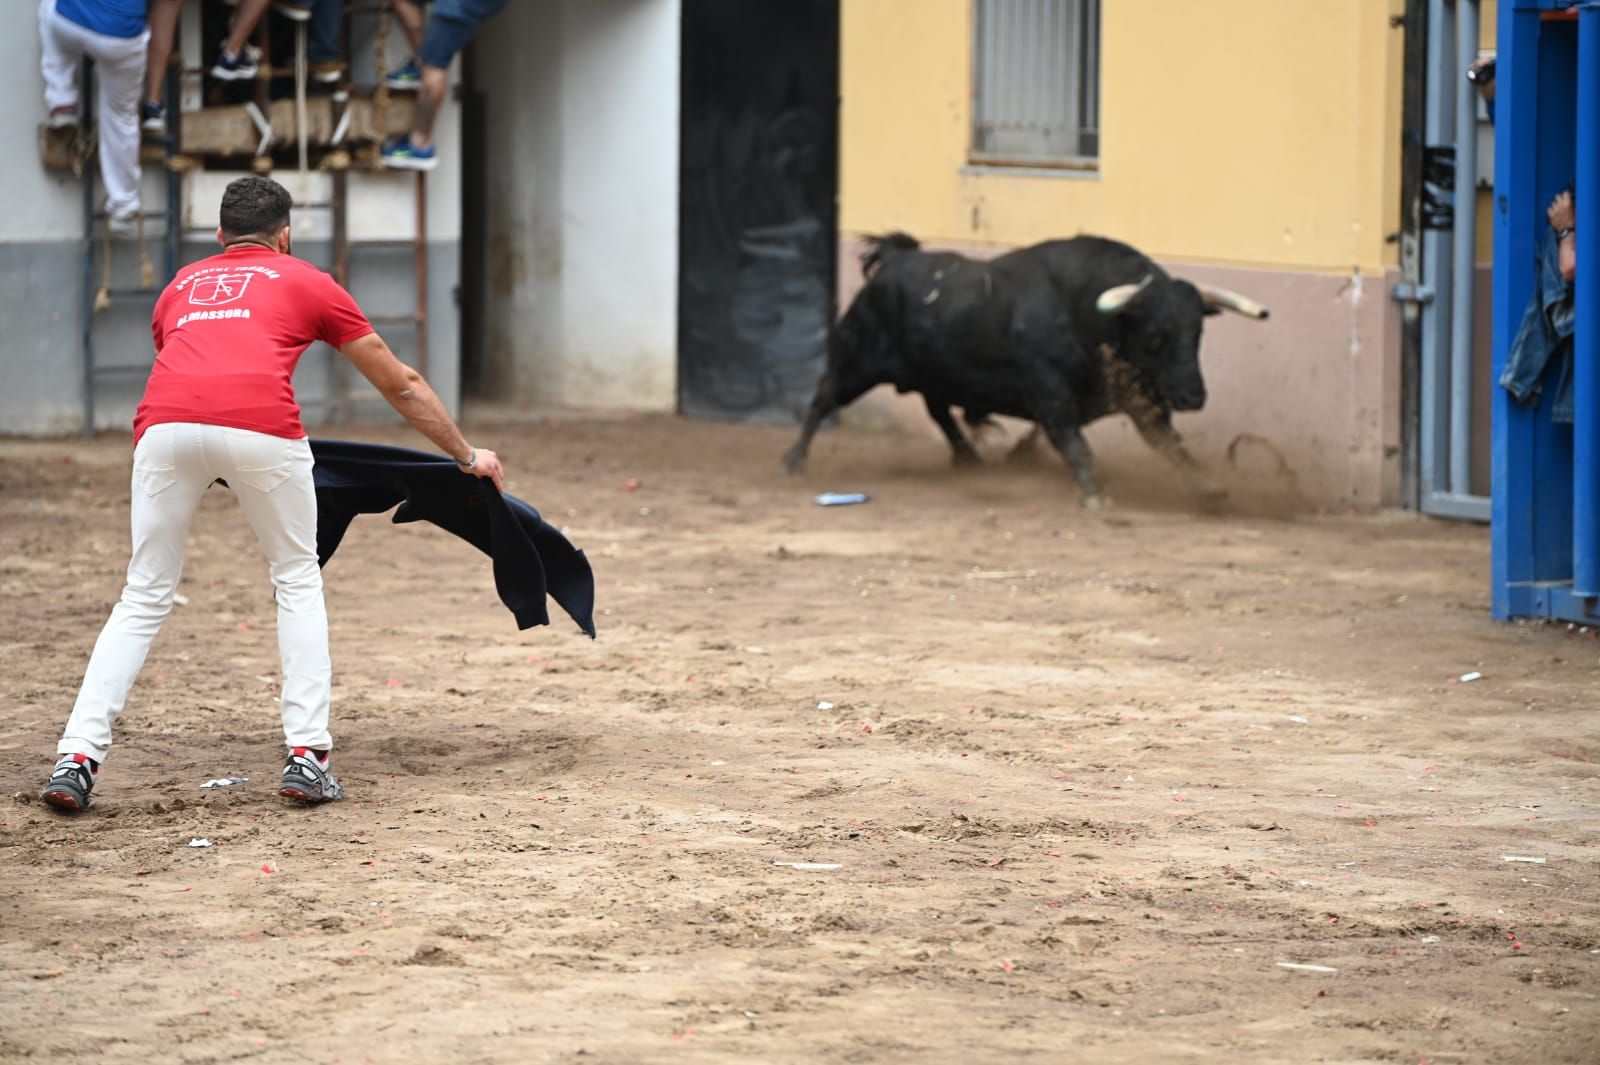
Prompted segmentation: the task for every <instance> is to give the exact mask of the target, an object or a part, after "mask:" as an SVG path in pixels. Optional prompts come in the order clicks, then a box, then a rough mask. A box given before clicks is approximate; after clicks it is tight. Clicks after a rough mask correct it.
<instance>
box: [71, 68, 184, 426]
mask: <svg viewBox="0 0 1600 1065" xmlns="http://www.w3.org/2000/svg"><path fill="white" fill-rule="evenodd" d="M173 55H174V60H176V58H177V53H176V51H175V52H174V53H173ZM78 95H79V100H80V104H79V106H80V108H81V113H82V116H83V117H82V120H81V121H82V123H83V124H84V126H85V127H88V126H89V125H90V124H91V123H93V122H94V120H95V116H94V99H95V93H94V63H93V61H91V60H88V59H85V60H84V63H83V69H82V72H81V73H80V75H79V89H78ZM165 96H166V107H167V131H166V136H165V137H164V138H163V139H162V153H161V154H162V159H163V161H164V162H168V161H170V160H171V159H172V156H173V155H174V154H175V149H176V146H177V144H178V123H179V121H180V118H179V68H178V66H177V64H176V62H174V63H173V64H170V65H169V66H168V68H167V76H166V85H165ZM99 150H100V149H99V146H98V144H97V145H96V148H95V151H96V152H98V151H99ZM140 153H141V157H142V155H143V147H142V145H141V149H140ZM164 169H165V171H166V194H167V195H166V206H165V207H164V208H163V209H162V210H160V211H148V210H142V209H141V215H142V217H143V219H144V220H145V221H146V222H150V221H153V220H155V221H160V222H161V223H162V224H163V225H164V226H165V227H166V231H165V233H164V235H163V238H162V256H161V260H162V262H161V271H160V273H159V274H158V275H157V277H156V284H155V285H153V286H150V287H145V286H142V285H136V286H133V287H128V288H116V287H107V288H106V290H105V295H106V296H107V298H108V299H109V300H110V302H111V304H112V305H115V304H117V303H124V302H134V301H146V300H147V301H149V303H150V305H151V307H152V308H154V306H155V300H156V297H157V296H159V295H160V294H161V291H162V290H163V289H164V288H166V286H167V284H168V282H170V281H171V280H172V276H173V274H174V273H175V272H176V271H177V268H178V258H179V254H180V249H181V242H182V239H183V211H182V207H183V204H182V198H183V176H182V175H181V174H179V173H178V172H177V171H176V170H174V169H173V168H172V167H171V166H165V168H164ZM99 176H100V169H99V161H98V160H97V159H95V158H93V157H92V156H91V157H90V158H89V159H87V160H85V165H84V168H83V310H82V316H83V435H84V436H85V437H92V436H93V435H94V428H95V427H94V415H95V399H96V395H97V393H98V391H99V387H100V384H101V382H102V381H104V380H106V379H108V378H113V379H114V378H124V379H125V378H129V377H144V376H147V375H148V374H149V373H150V367H151V366H152V365H153V363H154V355H153V354H152V356H151V359H150V360H149V361H141V362H136V363H130V362H115V363H102V362H100V361H99V352H98V351H97V350H96V348H95V342H94V340H95V319H96V317H98V315H99V309H98V308H97V307H96V306H95V304H96V297H97V296H98V295H99V293H100V289H99V288H97V287H96V284H95V273H96V267H97V266H98V267H100V268H101V269H102V270H103V269H104V268H105V266H106V264H105V263H104V262H103V261H102V260H101V258H100V255H101V254H102V252H101V250H100V249H101V248H102V247H109V244H106V245H102V242H101V241H99V240H97V239H96V237H97V235H98V229H99V226H98V225H97V223H99V224H104V225H109V224H110V219H109V218H107V217H106V213H105V211H103V210H102V209H101V208H100V206H99V199H100V197H99V184H100V182H99ZM111 243H115V242H114V241H113V242H111Z"/></svg>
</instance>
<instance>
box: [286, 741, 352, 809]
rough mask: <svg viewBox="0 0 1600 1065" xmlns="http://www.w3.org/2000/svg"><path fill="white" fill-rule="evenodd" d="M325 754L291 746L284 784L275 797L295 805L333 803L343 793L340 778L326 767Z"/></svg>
mask: <svg viewBox="0 0 1600 1065" xmlns="http://www.w3.org/2000/svg"><path fill="white" fill-rule="evenodd" d="M328 753H329V752H327V751H316V750H312V749H311V748H310V747H291V748H290V749H289V761H288V762H286V763H285V764H284V767H283V782H282V783H280V784H279V785H278V794H279V795H282V796H283V797H284V798H285V799H294V800H295V801H296V802H308V803H317V802H332V801H333V800H335V799H337V798H339V797H340V796H341V795H343V794H344V788H342V787H340V786H339V779H338V778H337V777H335V776H334V775H333V771H332V770H331V769H330V768H329V767H328Z"/></svg>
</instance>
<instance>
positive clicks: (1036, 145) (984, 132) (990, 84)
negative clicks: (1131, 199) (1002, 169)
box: [972, 0, 1100, 168]
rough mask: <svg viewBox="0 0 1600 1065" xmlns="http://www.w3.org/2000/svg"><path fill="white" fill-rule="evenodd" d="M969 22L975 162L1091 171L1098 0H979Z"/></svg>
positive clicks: (1096, 129) (1095, 140)
mask: <svg viewBox="0 0 1600 1065" xmlns="http://www.w3.org/2000/svg"><path fill="white" fill-rule="evenodd" d="M973 17H974V20H975V25H974V27H973V39H974V48H973V91H972V103H973V107H972V159H973V161H974V162H978V163H990V164H997V165H1012V166H1058V167H1085V168H1092V167H1093V166H1094V165H1095V161H1096V160H1097V159H1098V158H1099V155H1100V0H976V2H975V3H974V4H973Z"/></svg>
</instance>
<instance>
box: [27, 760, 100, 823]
mask: <svg viewBox="0 0 1600 1065" xmlns="http://www.w3.org/2000/svg"><path fill="white" fill-rule="evenodd" d="M99 772H100V763H98V762H96V761H95V760H94V759H93V758H90V757H89V756H88V755H86V754H64V755H62V756H61V760H60V761H59V762H57V763H56V768H55V770H54V771H53V772H52V773H51V774H50V782H49V783H48V784H46V785H45V786H44V790H43V791H41V792H40V793H39V798H40V799H42V800H44V801H45V802H47V803H49V804H50V805H51V806H54V807H55V808H56V809H58V810H69V811H73V812H76V811H78V810H87V809H88V808H89V804H90V803H92V802H94V798H93V796H92V794H91V793H92V792H93V791H94V778H95V776H96V775H98V774H99Z"/></svg>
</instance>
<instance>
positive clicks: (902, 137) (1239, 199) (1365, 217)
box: [840, 0, 1404, 272]
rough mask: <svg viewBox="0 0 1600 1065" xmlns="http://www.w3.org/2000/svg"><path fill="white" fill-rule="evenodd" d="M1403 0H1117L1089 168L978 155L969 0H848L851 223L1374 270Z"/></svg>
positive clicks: (846, 185)
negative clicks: (1095, 236)
mask: <svg viewBox="0 0 1600 1065" xmlns="http://www.w3.org/2000/svg"><path fill="white" fill-rule="evenodd" d="M1403 7H1404V3H1403V0H1107V2H1106V3H1104V4H1103V5H1102V11H1103V14H1102V25H1101V57H1102V61H1101V69H1102V81H1101V127H1102V132H1101V157H1100V171H1099V173H1098V174H1097V175H1091V176H1024V175H1016V174H1008V173H1006V172H1004V171H1000V170H996V169H992V168H972V167H969V166H967V165H966V164H967V153H968V149H969V147H970V139H971V133H970V130H971V113H970V112H971V108H970V101H971V96H970V94H971V65H972V56H971V49H972V46H971V26H972V10H971V8H972V3H971V0H845V2H844V4H843V10H842V18H843V42H842V57H841V59H842V85H843V105H842V112H841V123H842V129H841V153H842V156H841V217H840V222H841V227H842V229H843V230H844V231H845V232H847V233H868V232H877V231H882V230H887V229H905V230H907V231H909V232H911V233H913V234H915V235H917V236H918V237H920V238H922V239H924V240H927V241H934V242H949V243H992V244H998V245H1017V244H1026V243H1030V242H1032V241H1036V240H1040V239H1043V238H1046V237H1051V236H1070V235H1071V234H1073V233H1076V232H1094V233H1103V234H1106V235H1110V236H1115V237H1117V238H1119V239H1122V240H1126V241H1128V242H1130V243H1132V244H1135V245H1137V246H1138V247H1140V248H1141V249H1142V250H1144V251H1146V252H1148V253H1150V254H1151V255H1154V256H1156V257H1157V258H1165V259H1181V260H1189V261H1212V262H1218V263H1235V264H1247V265H1260V266H1274V267H1285V268H1289V269H1306V270H1335V271H1349V270H1351V269H1353V268H1357V267H1359V268H1361V269H1362V270H1363V271H1366V272H1376V271H1379V270H1381V269H1383V268H1384V267H1386V266H1388V265H1391V264H1392V263H1393V262H1394V261H1395V258H1396V250H1395V247H1394V246H1393V245H1390V244H1386V243H1385V241H1384V237H1385V235H1386V234H1388V233H1390V232H1393V231H1394V230H1396V229H1397V228H1398V201H1399V181H1400V173H1399V169H1400V152H1399V145H1400V93H1401V81H1402V79H1401V61H1402V51H1403V46H1404V35H1403V32H1402V31H1401V30H1399V29H1394V28H1391V27H1390V25H1389V19H1390V16H1391V15H1397V14H1399V13H1400V12H1401V11H1402V10H1403Z"/></svg>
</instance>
